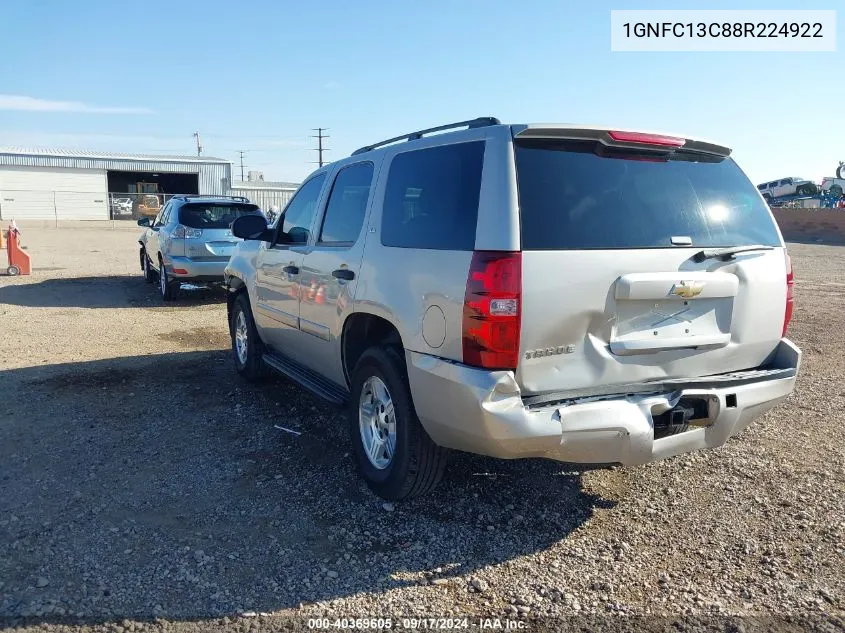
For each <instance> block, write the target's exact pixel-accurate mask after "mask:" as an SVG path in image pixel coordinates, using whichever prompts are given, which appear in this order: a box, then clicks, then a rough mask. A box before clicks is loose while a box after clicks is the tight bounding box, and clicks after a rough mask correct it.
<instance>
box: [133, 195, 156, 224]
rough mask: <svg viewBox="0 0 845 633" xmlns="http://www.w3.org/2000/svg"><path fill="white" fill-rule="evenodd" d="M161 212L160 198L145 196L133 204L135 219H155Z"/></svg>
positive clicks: (138, 198)
mask: <svg viewBox="0 0 845 633" xmlns="http://www.w3.org/2000/svg"><path fill="white" fill-rule="evenodd" d="M159 211H161V202H160V201H159V199H158V196H155V195H152V194H145V195H142V196H138V197H137V198H135V202H133V203H132V217H133V218H154V217H156V216H157V215H158V212H159Z"/></svg>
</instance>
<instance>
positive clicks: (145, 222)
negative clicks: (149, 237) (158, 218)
mask: <svg viewBox="0 0 845 633" xmlns="http://www.w3.org/2000/svg"><path fill="white" fill-rule="evenodd" d="M149 225H150V219H149V218H138V226H149Z"/></svg>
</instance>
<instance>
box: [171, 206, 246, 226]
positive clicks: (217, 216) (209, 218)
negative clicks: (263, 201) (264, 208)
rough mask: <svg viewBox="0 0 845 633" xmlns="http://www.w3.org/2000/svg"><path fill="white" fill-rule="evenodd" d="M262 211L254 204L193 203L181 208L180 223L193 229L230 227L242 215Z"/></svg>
mask: <svg viewBox="0 0 845 633" xmlns="http://www.w3.org/2000/svg"><path fill="white" fill-rule="evenodd" d="M256 213H261V211H260V210H259V208H258V207H257V206H255V205H254V204H219V203H218V204H204V203H196V202H195V203H191V204H186V205H184V206H183V207H182V208H181V209H179V224H181V225H183V226H187V227H189V228H192V229H228V228H229V225H230V224H232V222H234V221H235V218H238V217H240V216H242V215H254V214H256Z"/></svg>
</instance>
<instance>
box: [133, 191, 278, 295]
mask: <svg viewBox="0 0 845 633" xmlns="http://www.w3.org/2000/svg"><path fill="white" fill-rule="evenodd" d="M252 214H257V215H259V216H261V210H260V209H259V208H258V207H257V206H256V205H254V204H250V203H249V201H248V200H247V199H246V198H232V197H220V196H175V197H174V198H172V199H171V200H169V201H168V202H167V204H165V205H164V207H162V208H161V210H160V211H159V213H158V215H157V216H156V217H155V219H154V220H153V221H152V222H151V221H150V219H149V218H141V219H139V220H138V225H139V226H143V227H145V228H144V232H143V233H141V235H140V237H139V238H138V244H139V245H140V260H141V270H142V271H143V273H144V277H145V279H146V280H147V281H148V282H150V283H153V282H155V281H158V285H159V291H160V292H161V298H162V299H163V300H164V301H170V300H171V299H173V298H174V297H175V296H176V295H177V293H178V291H179V287H180V285H181V284H182V283H183V282H194V283H209V282H221V281H223V271H224V269H225V267H226V263H227V262H228V261H229V255H230V254H231V252H232V249H233V247H234V246H235V244H236V243H237V242H238V239H237V238H235V237H233V236H232V231H231V229H230V225H231V224H232V222H233V221H234V220H235V219H236V218H239V217H241V216H243V215H252ZM261 217H262V219H263V216H261Z"/></svg>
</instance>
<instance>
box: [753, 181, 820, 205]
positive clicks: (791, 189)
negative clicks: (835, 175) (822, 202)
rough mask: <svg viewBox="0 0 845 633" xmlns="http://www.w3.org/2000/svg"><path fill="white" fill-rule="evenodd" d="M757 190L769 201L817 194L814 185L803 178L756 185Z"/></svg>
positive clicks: (817, 190)
mask: <svg viewBox="0 0 845 633" xmlns="http://www.w3.org/2000/svg"><path fill="white" fill-rule="evenodd" d="M757 189H759V190H760V193H762V194H763V197H764V198H767V199H769V200H771V199H772V198H779V197H780V196H794V195H799V196H814V195H816V194H817V193H818V192H819V188H818V187H817V186H816V185H815V183H813V182H810V181H809V180H804V179H803V178H781V179H780V180H773V181H771V182H766V183H763V184H762V185H757Z"/></svg>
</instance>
